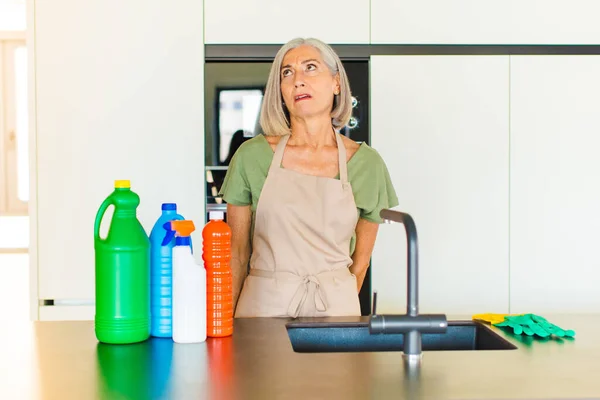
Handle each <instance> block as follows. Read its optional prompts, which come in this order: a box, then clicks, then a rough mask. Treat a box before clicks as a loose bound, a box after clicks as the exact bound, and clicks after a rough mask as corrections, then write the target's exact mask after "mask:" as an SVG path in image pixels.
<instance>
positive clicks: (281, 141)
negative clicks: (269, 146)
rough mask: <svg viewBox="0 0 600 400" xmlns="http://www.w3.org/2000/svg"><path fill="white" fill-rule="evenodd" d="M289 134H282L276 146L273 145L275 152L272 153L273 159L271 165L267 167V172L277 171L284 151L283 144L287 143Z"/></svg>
mask: <svg viewBox="0 0 600 400" xmlns="http://www.w3.org/2000/svg"><path fill="white" fill-rule="evenodd" d="M289 138H290V135H289V134H287V135H285V136H282V137H281V139H279V142H278V143H277V147H275V154H273V161H272V162H271V167H270V168H269V173H271V172H273V171H277V170H279V169H280V168H281V161H283V153H284V152H285V145H286V144H287V142H288V140H289Z"/></svg>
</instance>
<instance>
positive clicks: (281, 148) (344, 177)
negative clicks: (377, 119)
mask: <svg viewBox="0 0 600 400" xmlns="http://www.w3.org/2000/svg"><path fill="white" fill-rule="evenodd" d="M334 134H335V140H336V142H337V148H338V164H339V165H338V167H339V169H340V181H341V182H342V184H343V185H346V184H347V183H348V165H347V164H346V147H345V146H344V141H343V140H342V137H341V136H340V134H339V133H337V132H335V133H334ZM289 138H290V134H287V135H285V136H282V137H281V139H280V140H279V143H277V147H275V154H274V155H273V161H272V162H271V167H270V168H269V173H271V172H272V171H273V170H279V169H280V168H281V161H283V153H284V152H285V145H286V144H287V142H288V140H289Z"/></svg>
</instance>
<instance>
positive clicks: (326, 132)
mask: <svg viewBox="0 0 600 400" xmlns="http://www.w3.org/2000/svg"><path fill="white" fill-rule="evenodd" d="M291 128H292V135H291V137H290V140H289V143H290V144H292V145H294V146H306V147H311V148H314V149H315V150H318V149H321V148H323V147H325V146H335V145H336V144H337V142H336V140H335V131H334V129H333V126H332V125H331V119H330V118H325V119H324V118H319V119H316V118H315V119H309V120H305V119H302V120H292V123H291Z"/></svg>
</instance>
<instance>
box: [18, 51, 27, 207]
mask: <svg viewBox="0 0 600 400" xmlns="http://www.w3.org/2000/svg"><path fill="white" fill-rule="evenodd" d="M15 110H16V119H15V120H16V127H15V128H16V129H15V130H16V139H17V140H16V142H17V192H18V197H19V200H21V201H23V202H27V201H29V123H28V112H27V47H25V46H20V47H17V48H16V49H15Z"/></svg>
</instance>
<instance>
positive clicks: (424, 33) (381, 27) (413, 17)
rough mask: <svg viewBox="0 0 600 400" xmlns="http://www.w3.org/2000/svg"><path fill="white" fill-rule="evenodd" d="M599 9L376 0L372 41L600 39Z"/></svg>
mask: <svg viewBox="0 0 600 400" xmlns="http://www.w3.org/2000/svg"><path fill="white" fill-rule="evenodd" d="M598 14H600V2H598V1H597V0H575V1H570V2H565V1H564V0H503V1H479V0H421V1H408V0H377V1H373V2H372V3H371V43H373V44H459V45H460V44H549V45H551V44H597V43H598V42H600V24H598V18H597V16H598ZM557 27H560V28H557Z"/></svg>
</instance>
